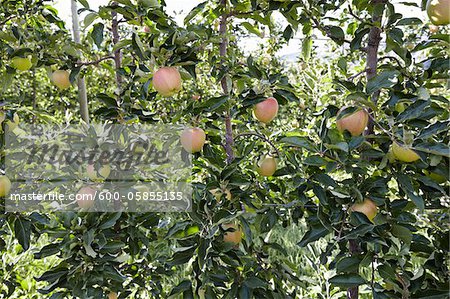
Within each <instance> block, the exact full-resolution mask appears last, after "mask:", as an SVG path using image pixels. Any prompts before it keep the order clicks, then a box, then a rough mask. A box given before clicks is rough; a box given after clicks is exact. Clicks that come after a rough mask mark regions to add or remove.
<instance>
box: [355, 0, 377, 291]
mask: <svg viewBox="0 0 450 299" xmlns="http://www.w3.org/2000/svg"><path fill="white" fill-rule="evenodd" d="M384 2H385V1H384V0H372V5H373V6H375V5H378V4H381V3H384ZM381 21H382V14H380V15H375V14H374V15H372V23H373V24H375V26H373V27H372V28H370V31H369V37H368V40H367V50H366V51H367V56H366V58H367V62H366V78H367V81H369V80H370V79H372V78H373V77H375V76H376V75H377V66H378V49H379V46H380V41H381V29H380V28H379V27H377V26H376V25H377V24H381ZM379 95H380V92H379V91H377V92H375V93H373V94H372V96H371V99H372V102H373V103H374V104H376V103H377V101H378V97H379ZM371 112H372V111H370V110H369V113H371ZM373 128H374V123H373V121H372V119H371V118H369V124H368V126H367V130H366V132H365V135H370V134H373V132H374V131H373ZM348 247H349V251H350V254H351V255H357V254H360V253H361V248H360V246H359V244H358V241H357V240H349V244H348ZM358 293H359V291H358V287H357V286H356V287H352V288H349V289H348V290H347V298H348V299H358V297H359V294H358Z"/></svg>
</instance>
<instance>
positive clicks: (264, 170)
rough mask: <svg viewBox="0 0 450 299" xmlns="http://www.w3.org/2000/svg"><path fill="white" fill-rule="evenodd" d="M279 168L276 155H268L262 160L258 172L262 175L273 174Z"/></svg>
mask: <svg viewBox="0 0 450 299" xmlns="http://www.w3.org/2000/svg"><path fill="white" fill-rule="evenodd" d="M276 170H277V160H276V159H275V158H274V157H270V156H266V157H264V158H263V159H261V160H260V162H259V165H258V173H259V174H260V175H262V176H271V175H273V174H274V173H275V171H276Z"/></svg>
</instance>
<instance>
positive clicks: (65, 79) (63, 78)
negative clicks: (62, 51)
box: [51, 70, 71, 89]
mask: <svg viewBox="0 0 450 299" xmlns="http://www.w3.org/2000/svg"><path fill="white" fill-rule="evenodd" d="M69 76H70V73H69V72H68V71H65V70H57V71H54V72H53V74H52V78H51V79H52V82H53V84H55V85H56V86H57V87H58V88H59V89H67V88H69V87H70V86H71V84H70V80H69Z"/></svg>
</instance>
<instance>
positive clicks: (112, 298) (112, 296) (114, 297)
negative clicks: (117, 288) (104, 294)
mask: <svg viewBox="0 0 450 299" xmlns="http://www.w3.org/2000/svg"><path fill="white" fill-rule="evenodd" d="M108 299H117V293H116V292H111V293H109V294H108Z"/></svg>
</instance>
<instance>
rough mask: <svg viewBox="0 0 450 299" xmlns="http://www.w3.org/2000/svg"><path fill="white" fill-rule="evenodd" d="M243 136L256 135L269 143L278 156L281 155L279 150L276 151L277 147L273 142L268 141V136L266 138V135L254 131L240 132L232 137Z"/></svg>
mask: <svg viewBox="0 0 450 299" xmlns="http://www.w3.org/2000/svg"><path fill="white" fill-rule="evenodd" d="M244 136H256V137H258V138H260V139H262V140H264V141H265V142H267V143H268V144H270V146H271V147H272V148H273V149H274V150H275V152H276V153H277V156H278V157H281V154H280V152H279V151H278V149H277V147H276V146H275V144H273V142H272V141H270V139H269V138H267V137H266V136H264V135H262V134H259V133H256V132H245V133H241V134H239V135H236V137H234V139H238V138H239V137H244Z"/></svg>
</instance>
